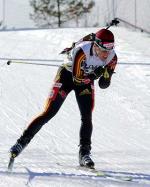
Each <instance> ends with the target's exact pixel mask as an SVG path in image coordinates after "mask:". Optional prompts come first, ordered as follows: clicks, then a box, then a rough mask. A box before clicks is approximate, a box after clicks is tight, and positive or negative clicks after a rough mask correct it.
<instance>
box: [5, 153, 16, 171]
mask: <svg viewBox="0 0 150 187" xmlns="http://www.w3.org/2000/svg"><path fill="white" fill-rule="evenodd" d="M14 161H15V158H14V157H10V160H9V163H8V167H7V169H8V172H12V169H13V165H14Z"/></svg>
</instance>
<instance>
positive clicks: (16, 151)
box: [10, 142, 24, 158]
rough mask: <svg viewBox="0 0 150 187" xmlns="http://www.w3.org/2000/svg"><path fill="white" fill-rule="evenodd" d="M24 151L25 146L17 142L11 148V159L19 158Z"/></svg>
mask: <svg viewBox="0 0 150 187" xmlns="http://www.w3.org/2000/svg"><path fill="white" fill-rule="evenodd" d="M23 149H24V146H23V145H22V144H20V143H18V142H17V143H16V144H15V145H13V146H12V147H11V148H10V155H11V157H13V158H15V157H17V156H18V155H19V154H20V153H21V152H22V150H23Z"/></svg>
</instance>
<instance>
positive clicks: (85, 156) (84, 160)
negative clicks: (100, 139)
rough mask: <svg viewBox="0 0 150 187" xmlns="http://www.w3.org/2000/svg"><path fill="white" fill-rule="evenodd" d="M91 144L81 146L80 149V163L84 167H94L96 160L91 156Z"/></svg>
mask: <svg viewBox="0 0 150 187" xmlns="http://www.w3.org/2000/svg"><path fill="white" fill-rule="evenodd" d="M90 150H91V146H90V145H85V146H82V145H81V146H80V150H79V164H80V166H82V167H87V168H91V169H94V162H93V160H92V159H91V157H90Z"/></svg>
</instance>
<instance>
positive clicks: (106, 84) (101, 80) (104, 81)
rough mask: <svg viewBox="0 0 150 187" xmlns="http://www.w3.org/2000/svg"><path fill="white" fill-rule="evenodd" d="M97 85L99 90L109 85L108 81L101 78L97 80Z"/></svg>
mask: <svg viewBox="0 0 150 187" xmlns="http://www.w3.org/2000/svg"><path fill="white" fill-rule="evenodd" d="M98 85H99V87H100V88H101V89H105V88H107V87H109V85H110V79H105V78H104V77H103V76H102V77H100V78H99V80H98Z"/></svg>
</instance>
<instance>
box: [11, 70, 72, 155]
mask: <svg viewBox="0 0 150 187" xmlns="http://www.w3.org/2000/svg"><path fill="white" fill-rule="evenodd" d="M66 79H67V81H66ZM71 81H72V76H71V73H70V72H67V71H66V70H65V69H64V68H60V69H59V70H58V73H57V75H56V78H55V83H54V86H53V88H52V91H51V93H50V95H49V97H48V99H47V103H46V105H45V108H44V111H43V112H42V113H41V114H40V115H39V116H37V117H36V118H35V119H34V120H33V121H32V122H31V123H30V124H29V126H28V127H27V129H26V130H25V131H24V132H23V135H22V136H21V137H20V138H19V139H18V140H17V143H16V144H15V145H14V146H13V147H12V148H11V150H10V152H11V153H13V154H14V155H15V156H14V157H16V156H18V155H19V153H20V152H21V151H22V150H23V148H24V147H25V146H26V145H27V144H28V143H29V142H30V141H31V139H32V138H33V137H34V135H35V134H36V133H37V132H38V131H39V130H40V129H41V127H42V126H43V125H44V124H45V123H47V122H48V121H49V120H50V119H51V118H52V117H53V116H55V114H56V113H57V112H58V110H59V109H60V107H61V105H62V103H63V102H64V100H65V98H66V96H67V95H68V93H69V92H70V91H71V90H72V85H71V83H72V82H71ZM68 82H69V83H70V84H68Z"/></svg>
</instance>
